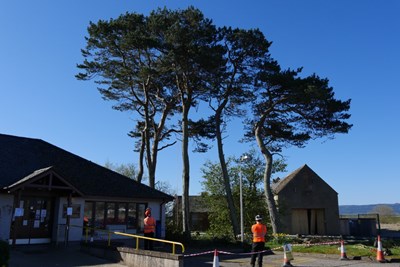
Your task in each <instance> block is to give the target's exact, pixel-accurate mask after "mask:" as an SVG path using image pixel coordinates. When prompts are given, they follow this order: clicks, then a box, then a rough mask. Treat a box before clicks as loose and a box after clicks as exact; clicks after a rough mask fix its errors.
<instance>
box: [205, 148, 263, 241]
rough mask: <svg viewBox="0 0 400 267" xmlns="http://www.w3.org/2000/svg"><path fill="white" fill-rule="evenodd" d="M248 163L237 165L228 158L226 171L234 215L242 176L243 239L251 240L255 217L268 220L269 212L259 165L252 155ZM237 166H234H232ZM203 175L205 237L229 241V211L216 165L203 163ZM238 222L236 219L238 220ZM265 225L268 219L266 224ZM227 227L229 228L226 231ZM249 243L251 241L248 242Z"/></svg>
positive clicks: (220, 173) (238, 206)
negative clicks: (206, 232)
mask: <svg viewBox="0 0 400 267" xmlns="http://www.w3.org/2000/svg"><path fill="white" fill-rule="evenodd" d="M250 152H251V154H252V155H253V156H252V157H251V160H249V161H248V162H240V160H239V159H235V158H229V159H228V161H227V169H228V174H229V177H231V179H230V180H231V190H232V195H233V199H234V205H235V208H236V209H237V214H238V215H240V212H239V209H240V186H239V183H240V175H242V179H243V180H242V190H243V207H244V209H243V219H244V232H245V235H246V236H251V232H250V228H251V225H252V224H253V223H254V216H255V215H256V214H260V215H261V216H263V217H264V218H268V210H267V206H266V204H265V199H264V195H263V191H262V190H263V189H262V186H261V185H262V161H261V160H260V159H259V158H258V157H257V155H256V153H255V152H254V151H250ZM235 163H236V164H240V165H234V164H235ZM202 173H203V181H202V186H203V191H204V192H207V193H204V194H203V199H204V205H206V206H207V208H208V210H209V217H208V218H209V221H210V229H209V231H208V235H210V236H212V237H213V238H228V239H232V238H234V237H233V234H232V228H231V227H230V226H231V222H230V217H229V212H230V211H229V209H228V207H227V206H228V205H227V201H226V194H225V188H224V182H223V178H222V171H221V166H220V165H219V163H212V162H210V161H208V162H206V163H205V164H204V166H203V168H202ZM238 221H239V218H238ZM265 221H267V219H266V220H265ZM228 226H229V227H228ZM249 240H250V238H249Z"/></svg>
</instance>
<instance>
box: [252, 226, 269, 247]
mask: <svg viewBox="0 0 400 267" xmlns="http://www.w3.org/2000/svg"><path fill="white" fill-rule="evenodd" d="M251 232H252V233H253V242H265V235H266V234H267V227H266V226H265V225H264V224H262V223H256V224H253V226H252V227H251Z"/></svg>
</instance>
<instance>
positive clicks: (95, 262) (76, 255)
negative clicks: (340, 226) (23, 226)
mask: <svg viewBox="0 0 400 267" xmlns="http://www.w3.org/2000/svg"><path fill="white" fill-rule="evenodd" d="M213 260H214V254H213V253H211V254H207V255H201V256H196V257H185V259H184V266H185V267H212V266H213ZM218 261H219V266H220V267H245V266H250V256H248V255H244V256H240V255H225V254H219V256H218ZM399 262H400V260H399V259H392V262H390V263H385V265H389V266H396V267H400V263H399ZM282 264H283V253H282V252H276V254H274V255H266V256H264V262H263V267H278V266H282ZM291 264H292V265H293V266H297V267H314V266H318V267H324V266H326V267H340V266H355V267H360V266H371V267H378V266H382V263H378V262H376V261H375V260H374V259H368V258H363V259H362V260H346V261H341V260H339V255H337V256H336V255H320V254H301V255H297V254H294V260H292V261H291ZM94 266H98V267H123V266H126V265H123V264H120V263H114V262H110V261H107V260H105V259H101V258H97V257H94V256H91V255H89V254H86V253H84V252H81V251H80V246H79V245H70V246H68V247H49V246H36V245H35V246H30V247H27V246H26V247H25V246H24V247H16V248H12V249H11V259H10V264H9V267H94ZM155 267H162V266H155Z"/></svg>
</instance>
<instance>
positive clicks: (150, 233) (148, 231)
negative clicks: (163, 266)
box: [143, 208, 156, 250]
mask: <svg viewBox="0 0 400 267" xmlns="http://www.w3.org/2000/svg"><path fill="white" fill-rule="evenodd" d="M144 215H145V218H144V220H143V221H144V236H145V237H151V238H153V237H154V232H155V231H156V220H155V219H154V218H153V217H152V216H151V209H150V208H147V209H146V211H145V212H144ZM144 249H149V250H153V240H149V239H145V240H144Z"/></svg>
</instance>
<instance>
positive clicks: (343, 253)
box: [340, 240, 348, 260]
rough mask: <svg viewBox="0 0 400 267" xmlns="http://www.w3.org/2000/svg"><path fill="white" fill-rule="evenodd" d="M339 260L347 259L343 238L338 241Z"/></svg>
mask: <svg viewBox="0 0 400 267" xmlns="http://www.w3.org/2000/svg"><path fill="white" fill-rule="evenodd" d="M340 260H348V258H347V255H346V249H345V247H344V241H343V240H341V241H340Z"/></svg>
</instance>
